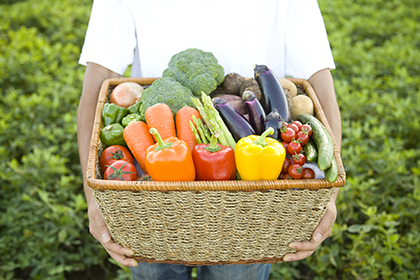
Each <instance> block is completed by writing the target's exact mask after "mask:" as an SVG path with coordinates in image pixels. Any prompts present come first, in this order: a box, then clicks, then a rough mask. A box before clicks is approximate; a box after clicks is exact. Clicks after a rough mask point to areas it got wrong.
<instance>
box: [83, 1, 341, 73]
mask: <svg viewBox="0 0 420 280" xmlns="http://www.w3.org/2000/svg"><path fill="white" fill-rule="evenodd" d="M188 48H198V49H202V50H203V51H208V52H211V53H213V54H214V55H215V57H216V58H217V59H218V61H219V64H221V65H222V66H223V67H224V69H225V74H228V73H231V72H236V73H239V74H241V75H242V76H244V77H253V75H254V72H253V66H254V65H255V64H265V65H267V66H268V67H269V68H271V69H272V70H273V71H274V72H275V73H276V75H277V76H278V77H285V76H286V75H287V76H293V77H296V78H303V79H307V78H309V77H310V76H311V75H312V74H314V73H315V72H317V71H319V70H321V69H324V68H330V69H334V68H335V65H334V60H333V57H332V53H331V49H330V45H329V42H328V38H327V34H326V30H325V26H324V21H323V19H322V15H321V12H320V9H319V7H318V3H317V1H316V0H284V1H282V0H180V1H174V0H172V1H170V0H148V1H146V0H143V1H142V0H96V1H94V2H93V6H92V14H91V18H90V21H89V25H88V29H87V33H86V38H85V42H84V45H83V49H82V54H81V56H80V60H79V63H80V64H82V65H86V63H87V62H94V63H97V64H100V65H102V66H104V67H106V68H108V69H110V70H112V71H114V72H116V73H119V74H123V73H124V72H125V70H126V69H127V67H128V66H129V65H132V68H131V76H132V77H161V76H162V73H163V71H164V70H165V69H166V68H167V65H168V62H169V60H170V59H171V57H172V56H173V55H174V54H176V53H178V52H180V51H183V50H185V49H188Z"/></svg>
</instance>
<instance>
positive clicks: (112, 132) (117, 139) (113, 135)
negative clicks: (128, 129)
mask: <svg viewBox="0 0 420 280" xmlns="http://www.w3.org/2000/svg"><path fill="white" fill-rule="evenodd" d="M123 131H124V127H123V126H122V125H121V124H120V123H113V124H110V125H107V126H105V127H104V128H102V130H101V133H100V135H99V137H100V139H101V142H102V144H103V145H105V146H106V147H108V146H111V145H122V146H125V147H127V144H126V143H125V140H124V137H123Z"/></svg>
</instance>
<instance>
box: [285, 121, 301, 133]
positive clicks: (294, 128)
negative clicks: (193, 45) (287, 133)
mask: <svg viewBox="0 0 420 280" xmlns="http://www.w3.org/2000/svg"><path fill="white" fill-rule="evenodd" d="M287 127H288V128H291V129H293V131H294V132H295V133H298V132H299V127H298V126H297V125H295V124H294V123H291V124H289V125H288V126H287Z"/></svg>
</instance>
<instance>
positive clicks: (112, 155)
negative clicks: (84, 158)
mask: <svg viewBox="0 0 420 280" xmlns="http://www.w3.org/2000/svg"><path fill="white" fill-rule="evenodd" d="M117 160H123V161H127V160H128V161H130V162H131V163H134V158H133V156H132V155H131V153H130V151H129V150H128V149H127V148H125V147H123V146H120V145H112V146H109V147H107V148H106V149H105V150H103V152H102V154H101V156H100V157H99V166H100V167H101V169H102V171H105V169H107V168H108V167H107V165H111V164H113V163H114V162H116V161H117Z"/></svg>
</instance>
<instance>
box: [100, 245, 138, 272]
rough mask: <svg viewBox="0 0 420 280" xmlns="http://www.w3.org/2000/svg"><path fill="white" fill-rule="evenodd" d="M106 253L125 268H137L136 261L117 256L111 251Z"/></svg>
mask: <svg viewBox="0 0 420 280" xmlns="http://www.w3.org/2000/svg"><path fill="white" fill-rule="evenodd" d="M114 244H115V243H114ZM106 251H107V252H108V254H109V255H110V256H111V258H113V259H114V260H115V261H116V262H118V263H119V264H121V265H123V266H131V267H136V266H137V261H136V260H135V259H132V258H127V257H126V256H124V255H119V254H116V253H114V252H113V251H110V250H106Z"/></svg>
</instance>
